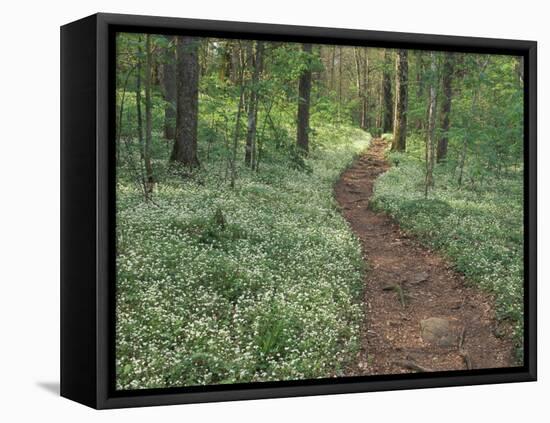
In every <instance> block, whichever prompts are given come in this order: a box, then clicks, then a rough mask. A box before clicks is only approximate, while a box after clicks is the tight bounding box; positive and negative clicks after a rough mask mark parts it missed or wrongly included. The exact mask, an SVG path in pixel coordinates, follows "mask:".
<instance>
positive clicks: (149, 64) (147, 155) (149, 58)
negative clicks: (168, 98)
mask: <svg viewBox="0 0 550 423" xmlns="http://www.w3.org/2000/svg"><path fill="white" fill-rule="evenodd" d="M145 57H146V61H145V151H144V154H143V159H144V162H145V174H146V178H147V191H148V192H149V193H152V192H153V185H154V179H153V165H152V164H151V145H152V144H153V104H152V100H151V83H152V78H153V75H152V69H153V54H152V52H151V35H150V34H146V36H145Z"/></svg>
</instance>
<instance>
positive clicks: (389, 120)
mask: <svg viewBox="0 0 550 423" xmlns="http://www.w3.org/2000/svg"><path fill="white" fill-rule="evenodd" d="M391 66H392V60H391V52H390V51H389V50H388V49H385V51H384V70H383V74H382V81H383V82H382V89H383V92H384V94H383V95H384V119H383V122H382V132H384V133H388V132H391V131H392V124H393V99H392V94H391V77H390V68H391Z"/></svg>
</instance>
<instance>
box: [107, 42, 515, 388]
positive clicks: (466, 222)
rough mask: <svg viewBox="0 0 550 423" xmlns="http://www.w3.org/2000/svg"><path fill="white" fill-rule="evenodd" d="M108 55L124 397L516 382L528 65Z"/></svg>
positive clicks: (175, 45) (310, 50) (260, 55)
mask: <svg viewBox="0 0 550 423" xmlns="http://www.w3.org/2000/svg"><path fill="white" fill-rule="evenodd" d="M115 43H116V55H115V62H116V63H115V67H116V88H115V90H114V93H113V94H114V96H115V99H114V101H115V113H116V122H115V130H114V135H113V136H114V139H113V140H112V143H113V145H114V149H113V151H114V152H115V153H116V180H115V192H116V281H115V283H116V312H115V324H116V331H115V370H116V372H115V381H114V382H115V386H116V389H117V390H121V391H122V390H141V389H151V388H182V387H195V386H212V385H227V384H242V383H258V382H260V383H261V382H282V381H297V380H307V379H331V378H339V377H360V376H374V375H395V374H405V373H429V372H436V371H458V370H476V369H490V368H504V367H515V366H521V365H522V364H523V286H524V265H523V258H524V192H523V189H524V156H523V154H524V150H523V149H524V87H523V84H524V67H523V62H522V57H517V56H511V55H492V54H477V53H461V52H446V51H430V50H411V49H400V48H391V49H390V48H380V47H375V46H372V47H370V46H368V45H367V46H351V45H329V44H307V43H306V44H303V43H297V42H281V41H268V40H254V39H227V38H226V39H224V38H214V37H199V36H190V35H178V36H176V35H163V34H149V33H123V32H121V33H117V34H116V42H115Z"/></svg>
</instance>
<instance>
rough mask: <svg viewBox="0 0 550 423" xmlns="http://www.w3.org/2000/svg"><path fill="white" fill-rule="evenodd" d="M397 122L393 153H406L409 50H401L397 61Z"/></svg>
mask: <svg viewBox="0 0 550 423" xmlns="http://www.w3.org/2000/svg"><path fill="white" fill-rule="evenodd" d="M395 74H396V75H395V120H394V124H393V141H392V147H391V149H392V151H405V149H406V147H407V102H408V91H409V88H408V85H409V64H408V52H407V50H399V51H398V53H397V57H396V59H395Z"/></svg>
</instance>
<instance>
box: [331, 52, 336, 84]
mask: <svg viewBox="0 0 550 423" xmlns="http://www.w3.org/2000/svg"><path fill="white" fill-rule="evenodd" d="M335 66H336V46H333V47H332V57H331V61H330V90H331V91H334V79H335V78H334V68H335Z"/></svg>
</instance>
